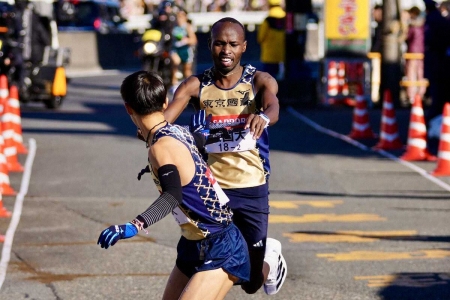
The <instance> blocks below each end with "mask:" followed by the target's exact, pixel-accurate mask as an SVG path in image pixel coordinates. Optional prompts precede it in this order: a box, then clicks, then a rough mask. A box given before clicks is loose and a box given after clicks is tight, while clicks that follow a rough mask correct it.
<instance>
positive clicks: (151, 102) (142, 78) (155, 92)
mask: <svg viewBox="0 0 450 300" xmlns="http://www.w3.org/2000/svg"><path fill="white" fill-rule="evenodd" d="M120 95H121V96H122V99H123V101H124V102H126V103H127V104H128V105H130V107H131V108H132V109H133V110H134V111H135V112H136V113H137V114H138V115H148V114H151V113H153V112H157V111H162V109H163V105H164V103H165V102H166V96H167V91H166V88H165V86H164V82H163V80H162V79H161V77H160V76H159V75H158V74H156V73H154V72H147V71H137V72H134V73H133V74H131V75H128V76H127V77H125V79H124V80H123V82H122V85H121V86H120Z"/></svg>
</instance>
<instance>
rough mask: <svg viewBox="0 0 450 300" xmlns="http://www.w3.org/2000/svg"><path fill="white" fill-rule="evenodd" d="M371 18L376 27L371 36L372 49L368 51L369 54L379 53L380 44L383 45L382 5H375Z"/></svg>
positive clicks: (380, 49)
mask: <svg viewBox="0 0 450 300" xmlns="http://www.w3.org/2000/svg"><path fill="white" fill-rule="evenodd" d="M372 17H373V21H374V22H375V23H376V27H375V29H374V32H373V35H372V47H371V49H370V52H378V53H381V51H382V44H383V32H382V30H383V29H382V28H383V27H382V24H381V23H382V21H383V6H382V5H379V4H377V5H375V6H374V8H373V11H372Z"/></svg>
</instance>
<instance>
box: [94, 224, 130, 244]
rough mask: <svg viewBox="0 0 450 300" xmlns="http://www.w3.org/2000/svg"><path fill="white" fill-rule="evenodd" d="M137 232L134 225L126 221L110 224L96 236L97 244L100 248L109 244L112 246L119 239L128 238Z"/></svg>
mask: <svg viewBox="0 0 450 300" xmlns="http://www.w3.org/2000/svg"><path fill="white" fill-rule="evenodd" d="M137 233H138V229H137V228H136V226H134V225H133V224H131V223H130V222H128V223H127V224H124V225H112V226H109V227H108V228H106V229H105V230H103V231H102V233H101V234H100V236H99V237H98V241H97V244H98V245H100V246H101V247H102V248H105V249H108V248H109V246H114V244H115V243H117V241H118V240H120V239H128V238H130V237H133V236H135V235H136V234H137Z"/></svg>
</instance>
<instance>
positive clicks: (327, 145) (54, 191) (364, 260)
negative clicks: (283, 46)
mask: <svg viewBox="0 0 450 300" xmlns="http://www.w3.org/2000/svg"><path fill="white" fill-rule="evenodd" d="M125 75H126V74H125V73H120V74H109V75H103V76H96V77H84V78H74V79H72V81H71V82H70V85H69V95H68V97H67V98H66V99H65V103H63V106H62V107H61V109H60V110H58V111H48V110H45V109H44V108H43V106H41V105H40V104H28V105H22V108H21V110H22V128H23V137H24V140H25V142H26V144H27V146H28V147H29V149H30V148H32V147H33V142H34V141H35V142H36V152H35V157H34V159H32V156H30V155H31V154H30V153H29V154H28V155H19V161H20V162H21V163H22V164H23V165H24V166H27V168H26V170H27V172H29V171H31V177H30V180H29V186H26V183H27V180H26V176H27V172H23V173H10V180H11V185H12V186H13V188H14V189H15V190H16V191H20V193H19V196H17V197H11V196H4V197H3V204H4V206H5V207H6V208H7V209H8V210H10V211H11V212H13V216H12V217H11V218H2V219H0V233H1V234H6V241H5V242H4V243H3V249H2V257H1V261H0V272H2V273H0V279H1V278H3V279H4V281H3V282H2V285H1V288H0V299H43V300H47V299H49V300H50V299H58V300H59V299H64V300H68V299H89V300H91V299H160V298H161V295H162V293H163V289H164V286H165V283H166V280H167V278H168V275H169V273H170V272H171V269H172V267H173V264H174V260H175V255H176V248H175V246H176V243H177V240H178V238H179V229H178V228H177V226H176V225H175V222H174V221H173V220H172V218H171V217H170V216H169V217H166V218H165V219H163V220H162V221H161V222H159V223H157V224H156V225H154V226H153V227H151V228H150V230H149V234H148V235H145V234H144V233H140V234H139V236H137V237H135V238H133V239H129V240H126V241H119V242H118V244H116V245H115V246H114V247H112V248H110V249H108V250H104V249H101V248H100V247H99V246H98V245H96V241H97V238H98V235H99V234H100V232H101V231H102V230H103V229H104V228H106V227H107V226H109V225H112V224H122V223H124V222H127V221H129V220H130V219H132V218H134V217H135V216H136V215H137V214H138V213H140V212H142V211H143V210H144V209H145V208H147V207H148V205H149V204H150V203H151V201H153V199H155V197H156V196H157V195H158V192H157V190H156V188H155V187H154V185H153V182H152V181H151V178H150V177H149V176H144V177H143V179H142V180H141V181H138V180H137V179H136V177H137V173H138V172H139V171H140V170H141V168H143V167H144V166H145V165H146V148H145V145H144V144H143V143H142V142H141V141H139V140H137V139H136V138H135V137H134V134H135V128H134V125H133V124H132V122H131V120H130V119H129V117H128V116H127V115H126V113H125V110H124V109H123V105H122V101H121V99H120V96H119V85H120V83H121V80H122V79H123V77H124V76H125ZM190 113H191V111H187V112H186V113H185V114H183V115H182V116H181V118H180V119H179V122H180V123H183V124H187V121H188V118H189V115H190ZM396 113H397V121H398V126H399V130H400V135H401V139H402V141H403V142H406V138H407V129H408V122H409V109H399V110H398V111H397V112H396ZM352 114H353V111H352V109H351V108H349V107H321V108H316V109H311V108H309V109H305V108H301V107H294V108H287V107H283V108H282V111H281V113H280V121H279V122H278V123H277V124H276V125H275V126H273V127H271V128H270V136H271V164H272V175H271V179H270V202H271V215H270V228H269V235H270V236H271V237H274V238H277V239H279V240H280V241H281V242H282V244H283V253H284V256H285V258H286V261H287V263H288V277H287V279H286V282H285V284H284V286H283V288H282V290H281V291H280V292H279V293H278V294H277V295H275V296H272V297H270V298H272V299H283V300H284V299H324V300H327V299H336V300H337V299H342V300H344V299H345V300H351V299H389V300H394V299H395V300H397V299H427V300H429V299H434V300H437V299H441V300H444V299H450V246H449V243H450V226H449V219H450V177H439V178H435V177H432V176H429V175H428V173H427V172H429V171H432V170H433V169H434V168H435V167H436V162H414V163H412V164H410V165H409V164H407V163H403V162H402V161H398V160H396V158H397V157H398V156H399V155H401V154H402V152H403V150H396V151H392V152H389V153H390V155H389V153H379V152H375V151H372V150H371V148H370V147H371V146H373V145H375V144H376V143H377V139H371V140H367V141H362V142H361V143H362V144H355V143H353V144H351V143H349V142H348V141H344V140H343V139H342V136H340V135H339V134H342V135H346V134H348V133H349V132H350V130H351V125H352ZM380 120H381V111H380V109H373V110H372V109H371V110H370V121H371V126H372V128H373V130H374V131H375V132H379V127H380ZM305 121H306V122H305ZM320 126H321V127H320ZM324 129H328V130H329V131H327V130H324ZM430 146H433V147H434V148H433V149H434V150H433V151H435V152H436V148H437V147H436V145H430ZM27 162H28V165H27ZM31 162H32V168H30V167H28V166H30V165H31V164H30V163H31ZM26 187H28V189H27V188H26ZM21 196H24V197H21ZM21 204H23V206H21ZM17 221H18V223H17V228H15V226H14V224H13V223H14V222H17ZM8 245H9V246H11V249H9V246H8ZM9 255H10V257H9ZM8 258H9V259H8ZM2 276H3V277H2ZM266 298H268V296H266V295H265V294H264V292H263V291H262V290H261V291H259V292H258V293H256V294H255V295H252V296H250V295H246V294H245V293H243V292H241V290H240V288H239V287H234V288H233V289H232V291H231V292H230V294H229V295H228V296H227V299H266Z"/></svg>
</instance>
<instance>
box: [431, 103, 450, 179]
mask: <svg viewBox="0 0 450 300" xmlns="http://www.w3.org/2000/svg"><path fill="white" fill-rule="evenodd" d="M431 175H434V176H450V103H446V104H445V106H444V112H443V113H442V127H441V135H440V138H439V151H438V162H437V167H436V169H434V171H433V172H432V173H431Z"/></svg>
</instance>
